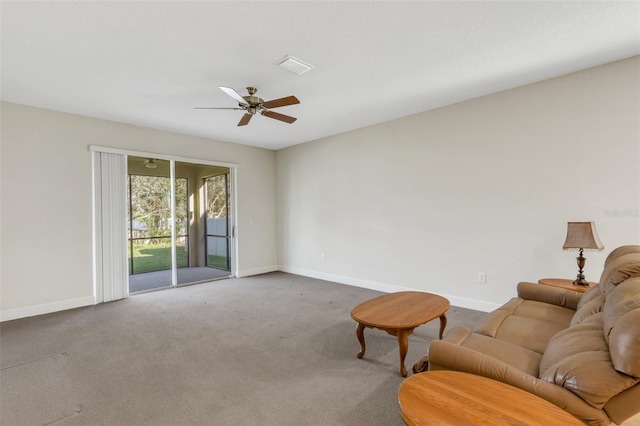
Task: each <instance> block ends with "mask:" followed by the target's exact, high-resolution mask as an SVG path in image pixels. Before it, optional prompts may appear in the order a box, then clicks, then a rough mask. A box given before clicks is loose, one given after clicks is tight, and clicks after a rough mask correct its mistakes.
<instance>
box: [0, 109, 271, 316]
mask: <svg viewBox="0 0 640 426" xmlns="http://www.w3.org/2000/svg"><path fill="white" fill-rule="evenodd" d="M1 108H2V109H1V114H2V115H1V119H2V129H1V131H2V133H1V136H2V151H1V158H0V161H1V166H2V170H1V179H2V188H1V202H2V210H1V211H2V213H1V218H0V220H1V229H2V231H1V232H2V235H1V246H0V249H1V253H0V255H1V259H2V265H1V266H2V268H1V272H0V277H1V283H0V294H1V302H0V306H1V310H2V318H3V319H9V318H16V317H20V316H27V315H32V314H34V313H43V312H49V311H54V310H59V309H65V308H69V307H75V306H81V305H83V304H89V303H92V300H93V283H92V254H91V253H92V219H91V214H92V212H91V210H92V200H91V191H92V183H91V178H92V171H91V153H90V151H89V149H88V146H89V145H100V146H108V147H115V148H121V149H128V150H136V151H145V152H152V153H158V154H165V155H176V156H180V157H186V158H194V159H202V160H208V161H219V162H225V163H234V164H237V165H238V175H237V188H238V194H239V197H238V201H237V202H238V224H237V226H238V229H237V231H238V232H237V236H238V239H239V250H240V252H239V258H238V269H239V273H240V274H241V275H249V274H253V273H260V272H266V271H270V270H274V269H275V268H276V266H277V261H276V211H275V199H274V194H275V153H274V152H273V151H270V150H266V149H260V148H253V147H248V146H243V145H236V144H229V143H224V142H219V141H214V140H208V139H203V138H197V137H191V136H184V135H178V134H173V133H169V132H163V131H158V130H153V129H148V128H143V127H138V126H131V125H126V124H121V123H116V122H110V121H105V120H98V119H93V118H88V117H82V116H77V115H72V114H65V113H61V112H55V111H49V110H43V109H38V108H32V107H27V106H22V105H16V104H11V103H5V102H3V103H2V104H1Z"/></svg>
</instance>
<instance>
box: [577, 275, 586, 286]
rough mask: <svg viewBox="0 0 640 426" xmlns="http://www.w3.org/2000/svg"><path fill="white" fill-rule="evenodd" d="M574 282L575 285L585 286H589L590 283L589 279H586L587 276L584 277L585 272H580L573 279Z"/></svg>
mask: <svg viewBox="0 0 640 426" xmlns="http://www.w3.org/2000/svg"><path fill="white" fill-rule="evenodd" d="M573 283H574V284H575V285H584V286H588V285H589V281H587V280H586V278H585V277H584V274H578V276H577V277H576V279H575V280H573Z"/></svg>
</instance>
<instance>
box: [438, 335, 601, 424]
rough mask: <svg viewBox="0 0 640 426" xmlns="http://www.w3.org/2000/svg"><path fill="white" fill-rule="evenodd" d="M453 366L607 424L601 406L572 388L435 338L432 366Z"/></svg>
mask: <svg viewBox="0 0 640 426" xmlns="http://www.w3.org/2000/svg"><path fill="white" fill-rule="evenodd" d="M432 369H433V370H454V371H462V372H465V373H470V374H475V375H478V376H483V377H487V378H489V379H493V380H497V381H499V382H503V383H506V384H508V385H511V386H514V387H517V388H520V389H522V390H524V391H527V392H529V393H532V394H534V395H537V396H539V397H540V398H543V399H546V400H547V401H549V402H551V403H553V404H555V405H557V406H558V407H560V408H562V409H563V410H565V411H567V412H569V413H571V414H572V415H574V416H576V417H578V418H579V419H581V420H582V421H584V422H586V423H587V424H590V425H608V424H609V422H610V420H609V419H608V418H607V416H606V415H605V414H604V412H603V411H602V410H599V409H597V408H595V407H592V406H591V405H589V404H587V403H586V402H585V401H584V400H582V398H580V397H579V396H577V395H575V394H574V393H572V392H571V391H568V390H566V389H564V388H563V387H561V386H557V385H555V384H552V383H548V382H545V381H542V380H540V379H538V378H537V377H534V376H531V375H529V374H526V373H524V372H522V371H520V370H518V369H516V368H514V367H512V366H510V365H508V364H507V363H505V362H502V361H500V360H498V359H496V358H493V357H491V356H488V355H485V354H483V353H481V352H477V351H474V350H472V349H469V348H465V347H464V346H458V345H456V344H454V343H450V342H446V341H442V340H434V341H432V342H431V344H430V345H429V370H432Z"/></svg>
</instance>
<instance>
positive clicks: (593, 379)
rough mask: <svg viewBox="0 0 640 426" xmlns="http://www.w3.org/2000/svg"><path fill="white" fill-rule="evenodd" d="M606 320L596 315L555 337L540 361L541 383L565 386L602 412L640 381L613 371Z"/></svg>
mask: <svg viewBox="0 0 640 426" xmlns="http://www.w3.org/2000/svg"><path fill="white" fill-rule="evenodd" d="M603 317H604V315H603V313H597V314H594V315H592V316H591V317H590V319H589V321H585V323H582V324H578V325H575V326H572V327H569V328H567V329H565V330H562V331H561V332H559V333H558V334H556V335H555V336H553V337H552V338H551V340H550V341H549V345H548V346H547V349H546V350H545V352H544V354H543V355H542V359H541V360H540V379H541V380H544V381H546V382H549V383H553V384H555V385H558V386H562V387H563V388H565V389H567V390H569V391H571V392H573V393H574V394H576V395H578V396H579V397H580V398H582V399H583V400H585V401H586V402H587V403H589V404H590V405H592V406H593V407H596V408H599V409H601V408H602V407H603V406H604V404H606V403H607V401H609V399H610V398H611V397H613V396H615V395H617V394H619V393H620V392H623V391H624V390H626V389H628V388H630V387H632V386H633V385H635V384H636V383H638V382H639V381H640V379H638V378H635V377H631V376H628V375H626V374H622V373H620V372H618V371H616V369H615V368H614V367H613V364H612V361H611V357H610V355H609V347H608V345H607V342H606V340H605V338H604V333H603V323H604V319H603Z"/></svg>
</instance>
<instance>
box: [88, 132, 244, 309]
mask: <svg viewBox="0 0 640 426" xmlns="http://www.w3.org/2000/svg"><path fill="white" fill-rule="evenodd" d="M89 150H90V151H95V152H104V153H110V154H120V155H125V158H126V157H129V156H133V157H147V158H155V159H158V160H168V161H169V162H170V170H171V178H170V179H171V194H172V202H171V216H172V217H175V202H174V200H173V198H174V191H175V181H174V179H175V163H176V162H183V163H190V164H201V165H207V166H218V167H226V168H228V169H229V179H230V192H231V194H230V200H229V203H230V207H231V224H232V229H231V233H230V235H231V238H230V248H229V250H230V253H231V259H230V271H229V273H230V274H231V275H232V276H234V277H237V276H238V255H239V250H238V244H237V241H236V237H237V232H235V231H236V224H237V223H238V221H237V219H238V208H237V195H236V194H237V173H238V165H237V164H233V163H225V162H220V161H210V160H203V159H200V158H188V157H180V156H177V155H167V154H158V153H155V152H148V151H134V150H128V149H120V148H113V147H105V146H99V145H89ZM123 197H126V191H125V193H124V194H123ZM94 226H95V225H94ZM123 226H125V227H126V224H123ZM175 232H176V231H175V224H174V226H172V227H171V247H172V249H171V252H172V259H173V261H172V271H171V272H172V282H173V286H174V287H175V286H176V284H177V273H178V272H177V265H176V264H175V258H176V257H175V256H176V249H175V241H176V235H175ZM95 244H96V242H95V241H94V246H95ZM125 250H126V248H125ZM124 266H125V267H126V262H125V265H124ZM94 268H95V265H94ZM94 275H95V272H94ZM94 289H95V286H94ZM94 291H95V290H94ZM94 296H96V295H95V294H94ZM125 297H126V295H125Z"/></svg>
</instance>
